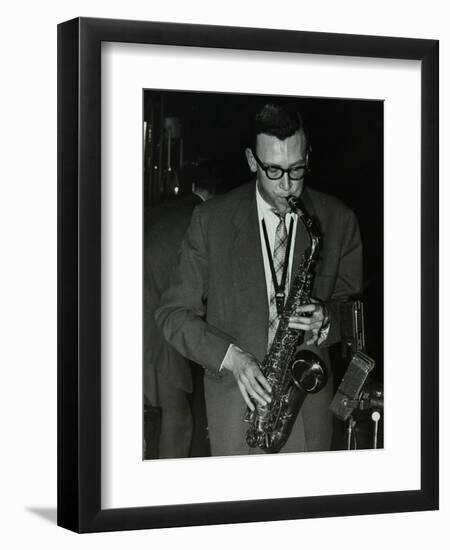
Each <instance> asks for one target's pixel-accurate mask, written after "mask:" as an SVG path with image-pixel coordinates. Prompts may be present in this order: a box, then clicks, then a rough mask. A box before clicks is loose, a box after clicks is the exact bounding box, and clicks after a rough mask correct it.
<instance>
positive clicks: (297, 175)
mask: <svg viewBox="0 0 450 550" xmlns="http://www.w3.org/2000/svg"><path fill="white" fill-rule="evenodd" d="M252 153H253V156H254V157H255V160H256V162H257V163H258V165H259V167H260V168H261V170H263V171H264V173H265V174H266V176H267V177H268V178H269V179H270V180H279V179H281V178H282V177H283V176H284V174H287V175H288V177H289V179H290V180H301V179H303V178H304V177H305V173H306V170H307V169H308V165H307V164H297V165H295V166H291V167H290V168H288V169H287V170H285V169H284V168H281V166H271V165H267V164H264V163H263V162H262V160H261V159H260V158H259V157H258V155H257V154H256V153H255V151H254V150H253V149H252Z"/></svg>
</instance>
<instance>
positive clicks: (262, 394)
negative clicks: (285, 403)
mask: <svg viewBox="0 0 450 550" xmlns="http://www.w3.org/2000/svg"><path fill="white" fill-rule="evenodd" d="M241 382H242V383H243V384H244V386H245V389H246V391H247V393H248V394H249V395H250V397H251V398H253V399H254V400H255V401H257V402H258V403H259V404H260V405H267V404H268V403H269V402H270V399H271V398H270V396H269V394H268V393H267V392H266V391H265V390H264V388H263V387H262V386H261V385H260V384H259V382H258V381H257V380H256V378H255V377H254V376H248V377H246V376H243V377H242V379H241Z"/></svg>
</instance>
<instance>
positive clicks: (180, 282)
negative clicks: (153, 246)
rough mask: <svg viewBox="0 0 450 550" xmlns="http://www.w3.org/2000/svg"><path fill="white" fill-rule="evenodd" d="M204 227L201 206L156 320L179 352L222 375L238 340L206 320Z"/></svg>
mask: <svg viewBox="0 0 450 550" xmlns="http://www.w3.org/2000/svg"><path fill="white" fill-rule="evenodd" d="M203 224H204V220H203V219H202V216H201V207H197V208H196V209H195V210H194V213H193V216H192V221H191V224H190V226H189V228H188V230H187V233H186V236H185V238H184V240H183V243H182V245H181V249H180V253H179V257H178V264H177V267H176V269H175V270H174V272H173V275H172V280H171V283H170V285H169V287H168V289H167V290H166V291H165V292H164V294H163V296H162V299H161V302H160V307H159V308H158V309H157V311H156V315H155V318H156V322H157V324H158V325H159V327H160V328H161V330H162V331H163V334H164V337H165V338H166V340H167V341H168V342H169V343H170V344H171V345H172V346H173V347H174V348H175V349H176V350H177V351H178V352H179V353H181V354H182V355H183V356H185V357H187V358H188V359H191V360H192V361H195V362H196V363H199V364H200V365H202V366H203V367H205V368H206V369H208V370H211V371H213V372H215V373H218V371H219V368H220V365H221V363H222V360H223V358H224V356H225V353H226V351H227V349H228V347H229V345H230V344H231V343H233V341H234V339H233V338H232V337H230V336H229V335H227V334H225V333H224V332H222V331H220V330H219V329H217V328H216V327H214V326H212V325H211V324H209V323H208V322H207V320H206V317H207V302H208V271H209V265H208V243H207V240H206V238H205V228H204V227H203Z"/></svg>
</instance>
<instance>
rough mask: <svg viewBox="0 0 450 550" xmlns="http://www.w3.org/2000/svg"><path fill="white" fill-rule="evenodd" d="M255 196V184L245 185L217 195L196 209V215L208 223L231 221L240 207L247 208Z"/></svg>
mask: <svg viewBox="0 0 450 550" xmlns="http://www.w3.org/2000/svg"><path fill="white" fill-rule="evenodd" d="M254 195H255V182H254V181H252V182H250V183H245V184H244V185H240V186H239V187H236V188H234V189H232V190H231V191H228V193H225V194H223V195H218V196H216V197H214V198H212V199H210V200H208V201H206V202H204V203H202V204H200V205H199V206H197V207H196V209H195V210H196V214H197V215H199V216H200V217H202V218H206V219H207V220H208V221H214V220H216V221H218V222H219V221H220V222H222V221H223V220H224V219H225V220H229V219H231V217H232V215H233V213H234V212H236V211H237V210H238V209H239V208H241V207H242V205H244V206H247V204H249V203H250V202H251V200H252V198H253V197H254Z"/></svg>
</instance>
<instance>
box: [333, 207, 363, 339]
mask: <svg viewBox="0 0 450 550" xmlns="http://www.w3.org/2000/svg"><path fill="white" fill-rule="evenodd" d="M343 227H344V230H343V234H342V241H341V243H342V244H341V248H340V251H339V264H338V270H337V276H336V282H335V285H334V290H333V292H332V294H331V297H330V299H329V300H327V301H326V306H327V308H328V311H329V314H330V321H331V322H330V331H329V334H328V338H327V339H326V341H325V342H324V346H331V345H332V344H335V343H336V342H339V341H340V340H341V330H340V326H341V320H340V304H341V303H342V302H345V301H347V300H349V299H352V298H354V297H357V296H358V295H360V293H361V291H362V280H363V269H362V243H361V235H360V231H359V226H358V222H357V220H356V216H355V215H354V213H353V212H352V211H351V210H348V211H347V216H346V220H345V223H344V226H343Z"/></svg>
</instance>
